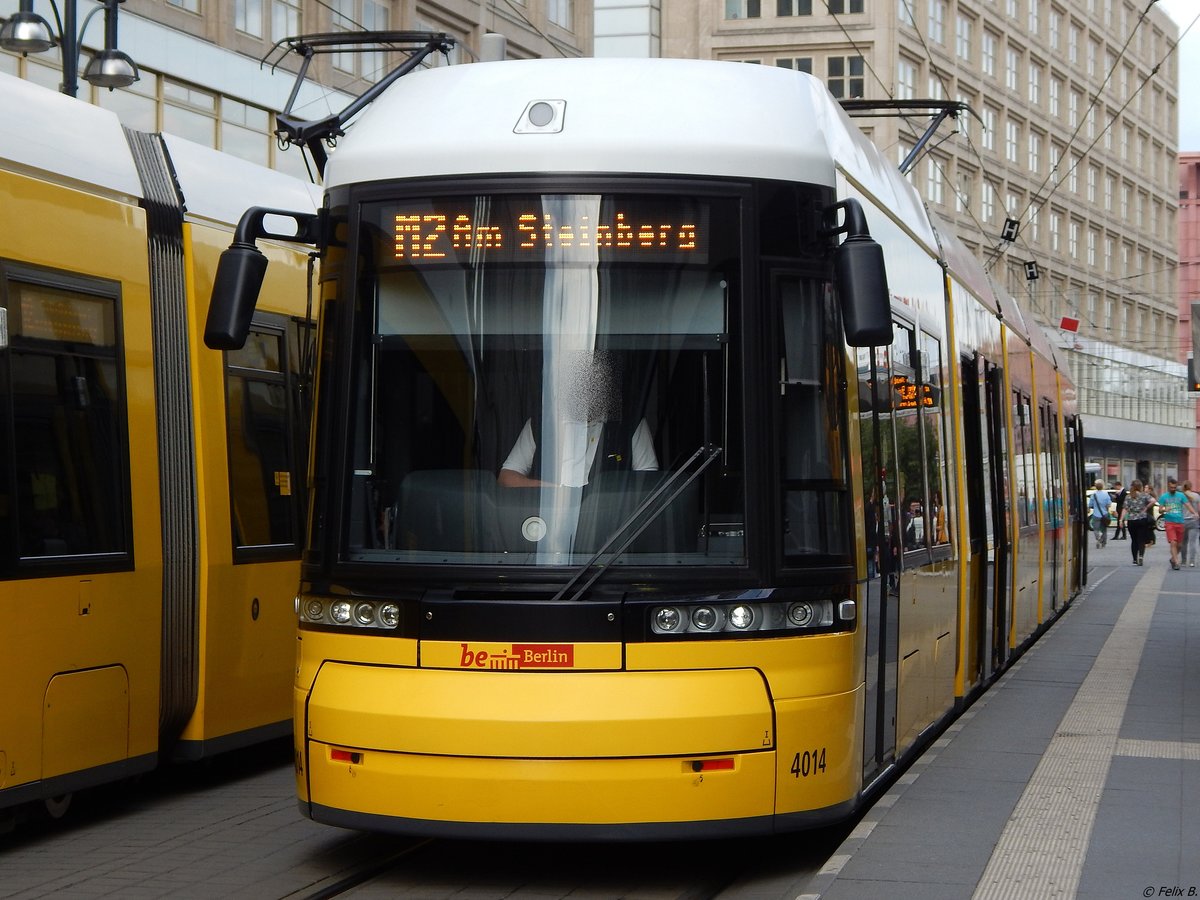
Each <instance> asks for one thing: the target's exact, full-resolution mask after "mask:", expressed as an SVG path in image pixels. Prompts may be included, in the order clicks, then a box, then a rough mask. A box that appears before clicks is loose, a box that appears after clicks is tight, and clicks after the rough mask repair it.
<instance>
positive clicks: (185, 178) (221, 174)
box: [0, 74, 321, 225]
mask: <svg viewBox="0 0 1200 900" xmlns="http://www.w3.org/2000/svg"><path fill="white" fill-rule="evenodd" d="M0 121H2V122H4V123H5V127H4V128H3V129H2V130H0V160H4V161H5V162H6V163H7V164H8V165H9V166H11V167H15V168H18V169H20V170H23V171H26V172H30V173H32V174H35V175H38V176H40V177H44V178H48V179H50V180H53V181H57V182H60V183H63V184H67V185H70V186H72V187H76V188H80V189H83V190H89V191H92V192H96V193H102V194H108V195H110V196H117V197H122V198H125V199H127V200H131V201H132V200H140V199H142V198H143V197H144V196H145V192H144V190H143V188H142V182H141V179H140V178H139V176H138V172H137V166H136V164H135V163H134V160H133V154H132V153H131V152H130V149H129V144H128V142H127V141H126V139H125V133H124V131H123V130H122V128H121V122H120V120H119V119H118V118H117V116H116V114H115V113H113V112H110V111H109V110H106V109H101V108H100V107H98V106H92V105H91V104H90V103H85V102H83V101H82V100H76V99H74V98H72V97H68V96H66V95H65V94H60V93H58V92H57V91H52V90H49V89H47V88H44V87H41V86H40V85H36V84H33V83H32V82H29V81H24V80H22V79H20V78H14V77H12V76H11V75H4V74H0ZM163 140H164V141H165V143H166V145H167V151H168V153H169V154H170V157H171V164H172V166H173V168H174V170H175V175H176V183H177V184H178V186H179V189H180V191H181V192H182V193H183V197H184V205H185V207H186V209H187V214H188V216H189V218H202V219H208V220H211V221H215V222H221V223H223V224H228V225H233V224H236V223H237V221H238V219H239V218H240V217H241V214H242V213H243V212H245V210H246V207H247V206H248V205H251V204H253V205H256V206H270V207H276V208H281V209H289V210H301V211H304V212H313V211H315V210H316V209H318V208H319V207H320V205H321V192H320V189H319V188H317V187H316V186H314V185H311V184H308V183H307V182H304V181H301V180H300V179H298V178H293V177H292V176H290V175H285V174H283V173H282V172H276V171H275V170H273V169H267V168H263V167H262V166H258V165H255V164H254V163H251V162H247V161H245V160H242V159H239V158H238V157H235V156H231V155H229V154H227V153H221V152H219V151H217V150H213V149H211V148H209V147H204V146H201V145H200V144H194V143H192V142H191V141H187V140H184V139H183V138H180V137H176V136H175V135H171V134H164V135H163Z"/></svg>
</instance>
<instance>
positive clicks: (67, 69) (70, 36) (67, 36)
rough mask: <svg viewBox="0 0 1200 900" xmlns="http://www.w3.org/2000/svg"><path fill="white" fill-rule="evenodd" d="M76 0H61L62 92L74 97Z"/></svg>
mask: <svg viewBox="0 0 1200 900" xmlns="http://www.w3.org/2000/svg"><path fill="white" fill-rule="evenodd" d="M77 6H78V0H63V33H62V35H61V37H62V43H61V44H60V45H59V49H60V50H61V51H62V72H63V82H62V88H61V90H62V92H63V93H64V94H67V95H68V96H71V97H74V96H76V95H77V94H78V93H79V35H78V33H77V32H76V17H77V15H78V12H77Z"/></svg>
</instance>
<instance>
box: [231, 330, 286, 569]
mask: <svg viewBox="0 0 1200 900" xmlns="http://www.w3.org/2000/svg"><path fill="white" fill-rule="evenodd" d="M273 318H275V317H273ZM287 343H288V342H287V340H286V336H285V331H284V327H283V325H282V320H280V324H278V325H274V324H272V325H267V324H264V323H263V322H256V323H255V324H254V325H253V326H252V327H251V330H250V336H249V338H248V339H247V341H246V345H245V347H243V348H242V349H241V350H231V351H229V353H228V354H227V355H226V357H225V365H226V396H227V408H228V441H229V493H230V511H231V515H232V519H233V522H232V527H233V540H234V546H235V547H236V548H237V551H238V553H237V557H238V558H239V559H243V558H247V557H252V558H256V559H258V558H261V557H262V555H263V552H264V551H266V552H270V551H271V550H272V549H273V550H274V551H275V552H276V553H279V554H282V555H284V556H291V555H295V553H297V552H298V550H299V527H298V509H297V505H298V504H297V494H298V490H299V485H298V484H297V477H296V470H295V464H294V463H295V459H296V456H297V454H296V447H295V441H296V439H297V427H296V415H295V412H294V409H293V404H292V403H291V397H290V385H291V381H290V379H289V371H288V366H287V364H288V353H287V349H288V348H287Z"/></svg>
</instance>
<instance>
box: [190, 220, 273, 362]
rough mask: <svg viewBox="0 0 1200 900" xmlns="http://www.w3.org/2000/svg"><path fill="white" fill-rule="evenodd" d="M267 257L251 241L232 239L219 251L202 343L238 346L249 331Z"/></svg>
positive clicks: (218, 347)
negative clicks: (232, 240) (247, 242)
mask: <svg viewBox="0 0 1200 900" xmlns="http://www.w3.org/2000/svg"><path fill="white" fill-rule="evenodd" d="M266 273H267V258H266V257H265V256H263V255H262V253H261V252H259V249H258V247H256V246H254V244H243V243H239V242H236V241H235V242H234V243H233V244H231V245H230V246H229V247H228V248H227V249H225V250H223V251H221V259H220V260H219V261H218V262H217V277H216V278H215V279H214V280H213V288H212V302H211V303H210V304H209V306H208V320H207V321H206V322H205V324H204V343H205V345H206V346H208V347H209V348H210V349H212V350H241V349H242V347H243V346H245V344H246V336H247V335H248V334H249V333H250V319H251V317H252V316H253V315H254V307H255V305H256V304H257V303H258V292H259V290H260V289H261V288H262V282H263V276H264V275H266Z"/></svg>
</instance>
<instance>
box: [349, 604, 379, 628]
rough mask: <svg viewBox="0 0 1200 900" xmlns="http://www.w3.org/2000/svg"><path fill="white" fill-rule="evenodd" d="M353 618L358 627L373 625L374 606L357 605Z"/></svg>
mask: <svg viewBox="0 0 1200 900" xmlns="http://www.w3.org/2000/svg"><path fill="white" fill-rule="evenodd" d="M354 618H355V620H356V621H357V622H358V624H359V625H374V624H375V606H374V604H371V603H366V602H364V603H358V604H355V606H354Z"/></svg>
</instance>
